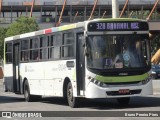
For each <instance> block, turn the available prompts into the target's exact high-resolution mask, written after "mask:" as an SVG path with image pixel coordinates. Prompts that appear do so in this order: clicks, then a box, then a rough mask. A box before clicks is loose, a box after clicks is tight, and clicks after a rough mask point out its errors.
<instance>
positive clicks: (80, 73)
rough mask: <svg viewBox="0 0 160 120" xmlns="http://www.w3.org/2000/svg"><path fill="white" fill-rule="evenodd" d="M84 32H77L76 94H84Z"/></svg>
mask: <svg viewBox="0 0 160 120" xmlns="http://www.w3.org/2000/svg"><path fill="white" fill-rule="evenodd" d="M84 44H85V40H84V33H78V34H77V47H76V48H77V52H76V53H77V55H76V65H77V66H76V67H77V70H76V74H77V94H78V95H84V90H85V55H84Z"/></svg>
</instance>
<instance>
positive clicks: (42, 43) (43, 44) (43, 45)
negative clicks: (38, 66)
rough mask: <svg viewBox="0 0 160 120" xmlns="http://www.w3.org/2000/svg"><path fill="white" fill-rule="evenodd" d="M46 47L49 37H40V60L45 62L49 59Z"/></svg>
mask: <svg viewBox="0 0 160 120" xmlns="http://www.w3.org/2000/svg"><path fill="white" fill-rule="evenodd" d="M48 46H49V36H42V37H40V59H42V60H47V59H48V58H49V56H48Z"/></svg>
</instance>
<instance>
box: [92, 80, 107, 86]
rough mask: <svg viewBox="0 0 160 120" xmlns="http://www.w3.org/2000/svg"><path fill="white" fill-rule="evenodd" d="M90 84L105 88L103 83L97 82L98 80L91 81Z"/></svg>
mask: <svg viewBox="0 0 160 120" xmlns="http://www.w3.org/2000/svg"><path fill="white" fill-rule="evenodd" d="M91 82H92V83H94V84H96V85H98V86H100V87H105V86H106V85H105V84H104V83H103V82H101V81H98V80H96V79H94V78H92V79H91Z"/></svg>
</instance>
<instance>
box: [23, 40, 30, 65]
mask: <svg viewBox="0 0 160 120" xmlns="http://www.w3.org/2000/svg"><path fill="white" fill-rule="evenodd" d="M21 61H22V62H25V61H29V40H28V39H26V40H22V42H21Z"/></svg>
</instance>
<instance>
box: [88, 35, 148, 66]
mask: <svg viewBox="0 0 160 120" xmlns="http://www.w3.org/2000/svg"><path fill="white" fill-rule="evenodd" d="M86 44H87V46H86V51H87V66H88V67H89V68H95V69H120V68H121V69H123V68H143V67H147V65H149V61H150V55H149V54H148V53H149V51H148V50H149V49H148V48H149V47H148V35H144V34H141V35H140V34H130V35H103V36H102V35H101V36H98V35H96V36H95V35H90V36H88V39H87V42H86Z"/></svg>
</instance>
